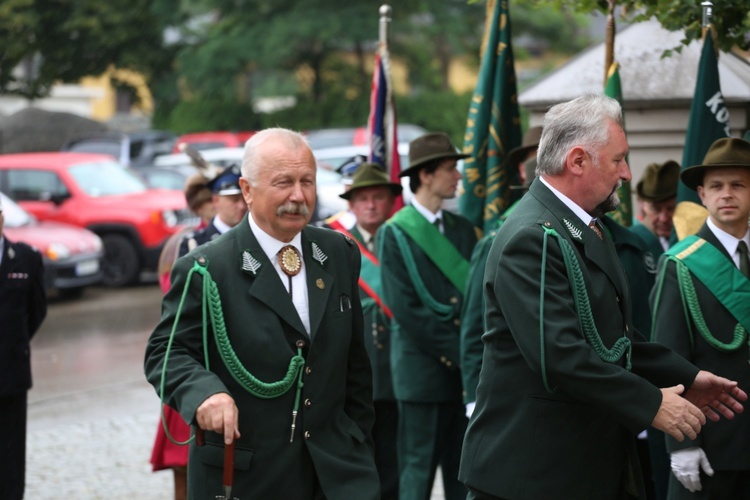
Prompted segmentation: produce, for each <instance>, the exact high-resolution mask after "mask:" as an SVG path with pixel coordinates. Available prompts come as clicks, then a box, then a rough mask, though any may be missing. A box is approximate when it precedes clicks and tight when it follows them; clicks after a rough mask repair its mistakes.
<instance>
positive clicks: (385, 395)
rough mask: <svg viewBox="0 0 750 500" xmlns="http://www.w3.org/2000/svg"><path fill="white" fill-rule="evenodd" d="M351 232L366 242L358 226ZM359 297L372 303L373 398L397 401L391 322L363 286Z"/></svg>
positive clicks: (368, 339)
mask: <svg viewBox="0 0 750 500" xmlns="http://www.w3.org/2000/svg"><path fill="white" fill-rule="evenodd" d="M351 234H352V236H354V237H355V238H356V239H357V240H358V241H359V242H360V243H362V244H363V245H364V244H365V242H364V240H363V238H362V235H361V234H360V232H359V231H358V230H357V227H356V226H354V227H353V228H352V229H351ZM376 245H377V243H376ZM359 297H360V299H362V301H363V304H365V303H370V307H368V308H367V310H365V311H364V317H365V347H366V348H367V355H368V356H370V364H371V365H372V399H373V401H395V400H396V397H395V396H394V395H393V378H392V377H391V322H390V320H389V319H388V317H387V316H386V315H385V313H384V312H383V310H382V309H381V308H380V307H379V306H378V305H377V304H374V303H372V302H371V299H370V296H369V295H367V293H365V292H364V291H362V289H361V288H360V291H359ZM382 298H383V297H382V293H381V299H382Z"/></svg>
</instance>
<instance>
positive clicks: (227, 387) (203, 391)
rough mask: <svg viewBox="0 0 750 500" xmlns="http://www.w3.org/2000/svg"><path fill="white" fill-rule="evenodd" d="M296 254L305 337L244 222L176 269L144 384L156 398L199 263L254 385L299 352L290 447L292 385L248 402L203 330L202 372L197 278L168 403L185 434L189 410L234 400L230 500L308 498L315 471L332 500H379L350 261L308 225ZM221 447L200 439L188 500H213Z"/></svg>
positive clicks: (174, 357)
mask: <svg viewBox="0 0 750 500" xmlns="http://www.w3.org/2000/svg"><path fill="white" fill-rule="evenodd" d="M313 243H315V244H316V245H317V247H318V248H319V249H320V250H321V251H322V254H324V256H325V257H326V258H325V259H322V258H320V260H323V263H321V262H319V261H318V260H314V258H313V257H314V254H315V252H314V251H313V248H314V247H313ZM302 249H303V259H304V268H305V270H306V273H307V289H308V298H309V310H310V328H311V332H312V338H311V339H310V338H309V337H308V336H307V334H306V333H305V330H304V327H303V325H302V321H301V320H300V318H299V315H298V314H297V311H296V310H295V308H294V305H293V304H292V301H291V298H290V296H289V294H288V293H287V291H286V289H285V287H284V285H283V284H282V282H281V280H280V279H279V275H278V274H277V272H276V270H275V269H274V268H273V266H272V264H271V263H270V262H269V260H268V258H267V257H266V255H265V253H264V252H263V250H262V249H261V247H260V245H259V244H258V241H257V239H256V238H255V236H254V235H253V234H252V231H251V229H250V226H249V224H248V221H247V219H245V220H244V221H243V222H241V223H240V224H239V225H238V226H237V227H235V228H234V229H232V230H230V231H228V232H226V233H225V234H224V235H222V236H220V237H219V238H217V239H215V240H213V241H212V242H209V243H207V244H205V245H203V246H201V247H199V248H196V249H195V250H193V251H192V252H190V253H189V254H187V255H186V256H185V257H182V258H180V259H179V260H178V261H177V262H176V264H175V267H174V269H173V272H172V288H171V289H170V290H169V292H168V293H167V294H166V295H165V297H164V301H163V305H162V319H161V321H160V323H159V325H158V326H157V327H156V329H155V330H154V332H153V334H152V335H151V338H150V340H149V343H148V346H147V348H146V362H145V371H146V376H147V378H148V380H149V382H151V384H152V385H154V387H156V389H157V391H159V385H160V379H161V370H162V363H163V361H164V355H165V352H166V349H167V342H168V339H169V334H170V331H171V329H172V324H173V322H174V319H175V314H176V312H177V308H178V304H179V302H180V297H181V295H182V292H183V287H184V286H185V280H186V277H187V274H188V270H189V269H190V268H191V267H192V266H193V264H194V262H195V261H196V260H198V259H200V257H205V258H206V259H207V260H208V269H209V272H210V273H211V275H212V277H213V280H214V281H215V282H216V286H217V288H218V292H219V295H220V296H221V303H222V310H223V312H224V319H225V321H226V328H227V333H228V336H229V340H230V342H231V344H232V347H233V348H234V351H235V353H236V354H237V356H238V357H239V359H240V361H241V362H242V364H243V365H244V366H245V367H246V368H247V369H248V370H249V371H250V372H251V373H252V375H254V376H255V377H257V378H258V379H260V380H262V381H264V382H275V381H278V380H281V379H282V378H283V377H284V375H285V374H286V372H287V369H288V366H289V361H290V359H291V358H292V356H294V355H295V354H297V348H298V347H299V346H302V347H303V356H304V357H305V360H306V363H305V368H304V375H303V382H304V388H303V389H302V394H301V400H300V408H299V412H300V413H299V415H298V417H297V421H296V431H295V434H294V441H293V442H291V443H290V442H289V440H290V434H291V421H292V418H291V417H292V408H293V406H294V399H295V388H296V384H295V387H293V388H292V389H291V390H289V392H287V393H285V394H284V395H282V396H280V397H277V398H272V399H260V398H257V397H255V396H253V395H251V394H250V393H249V392H247V391H246V390H245V389H243V388H242V387H240V386H239V384H238V383H237V382H236V381H235V380H234V379H233V378H232V376H231V375H230V374H229V372H228V370H227V368H226V366H225V365H224V363H223V362H222V360H221V358H220V357H219V354H218V352H217V350H216V346H215V342H214V337H213V331H212V329H211V327H210V326H209V341H208V344H209V345H208V357H209V360H210V368H211V369H210V371H209V370H206V369H205V367H204V361H203V344H202V334H201V330H202V314H201V286H202V280H201V278H200V276H199V275H198V274H197V273H196V274H194V275H193V277H192V280H191V285H190V289H189V293H188V294H187V297H186V300H185V304H184V307H183V310H182V316H181V318H180V322H179V325H178V328H177V331H176V334H175V336H174V343H173V345H172V348H171V351H170V353H169V361H168V366H167V375H166V385H165V390H164V395H163V397H164V400H165V402H166V403H167V404H169V405H170V406H172V407H174V408H176V409H177V410H178V411H179V412H180V414H181V415H182V417H183V418H184V419H185V421H186V422H189V423H192V424H193V425H194V424H195V411H196V409H197V408H198V406H199V405H200V404H201V403H202V402H203V401H204V400H205V399H206V398H208V397H209V396H211V395H212V394H216V393H219V392H227V393H229V394H231V395H232V397H233V398H234V400H235V402H236V404H237V407H238V408H239V424H240V433H241V437H240V439H239V441H238V442H237V450H236V466H235V468H236V471H235V475H234V480H235V485H234V489H233V492H232V493H233V496H236V497H237V498H311V497H312V491H313V488H314V475H313V470H314V473H315V474H316V475H317V478H318V480H319V482H320V489H321V490H322V492H323V494H324V495H325V497H326V498H327V499H329V500H333V499H339V500H349V499H351V498H370V499H376V498H378V497H379V485H378V484H379V483H378V475H377V472H376V470H375V465H374V462H373V456H372V440H371V437H370V429H371V428H372V424H373V420H374V413H373V409H372V374H371V371H370V363H369V360H368V359H367V352H366V351H365V348H364V345H363V339H364V335H363V327H362V309H361V306H360V301H359V300H357V299H358V297H359V291H358V288H359V287H358V285H357V279H358V276H359V268H360V255H359V251H358V249H357V247H356V245H355V244H354V242H353V241H351V240H350V239H347V238H345V237H344V236H343V235H341V234H338V233H336V232H334V231H331V230H327V229H321V228H315V227H312V226H308V227H306V228H305V229H304V230H303V231H302ZM246 252H249V253H250V254H251V255H252V257H253V258H254V259H256V260H257V261H258V262H259V263H260V267H259V268H258V269H257V270H256V273H257V274H254V273H253V272H252V271H251V270H245V269H243V260H245V261H246V260H247V254H246ZM243 258H244V259H243ZM246 267H247V266H246ZM344 296H346V297H348V298H349V300H346V299H344ZM349 302H350V303H351V306H350V307H348V306H347V304H348V303H349ZM342 304H343V305H342ZM221 443H222V437H221V436H219V435H217V434H215V433H211V432H207V433H206V445H205V446H203V447H198V446H195V445H194V444H191V446H190V459H189V466H188V470H189V495H190V498H192V499H200V500H203V499H206V498H213V497H214V496H215V495H217V494H219V492H220V491H221V485H222V467H223V444H221ZM313 467H314V469H313Z"/></svg>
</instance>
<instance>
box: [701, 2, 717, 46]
mask: <svg viewBox="0 0 750 500" xmlns="http://www.w3.org/2000/svg"><path fill="white" fill-rule="evenodd" d="M701 7H702V8H703V18H702V21H701V26H702V27H703V38H705V37H706V31H707V30H708V27H709V26H711V17H712V16H713V14H714V13H713V7H714V4H712V3H711V2H709V1H708V0H706V1H705V2H701Z"/></svg>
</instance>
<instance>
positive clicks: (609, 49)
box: [604, 0, 617, 86]
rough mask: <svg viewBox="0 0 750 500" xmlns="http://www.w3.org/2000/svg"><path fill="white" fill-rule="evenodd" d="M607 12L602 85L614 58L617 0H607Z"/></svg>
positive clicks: (605, 83) (605, 81) (605, 82)
mask: <svg viewBox="0 0 750 500" xmlns="http://www.w3.org/2000/svg"><path fill="white" fill-rule="evenodd" d="M607 3H608V4H609V13H608V14H607V24H606V30H605V35H604V40H605V45H604V85H605V86H606V85H607V77H608V75H609V68H610V66H612V63H613V62H614V60H615V6H616V4H617V0H609V2H607Z"/></svg>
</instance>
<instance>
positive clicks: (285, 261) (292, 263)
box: [279, 245, 302, 276]
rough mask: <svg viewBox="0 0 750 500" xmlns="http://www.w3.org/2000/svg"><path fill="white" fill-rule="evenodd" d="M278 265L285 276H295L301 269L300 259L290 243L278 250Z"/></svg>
mask: <svg viewBox="0 0 750 500" xmlns="http://www.w3.org/2000/svg"><path fill="white" fill-rule="evenodd" d="M279 265H280V266H281V270H282V271H284V273H286V275H287V276H296V275H297V274H299V272H300V270H301V269H302V259H301V258H300V255H299V252H298V251H297V249H296V248H294V247H293V246H292V245H287V246H285V247H284V248H282V249H281V251H280V252H279Z"/></svg>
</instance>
